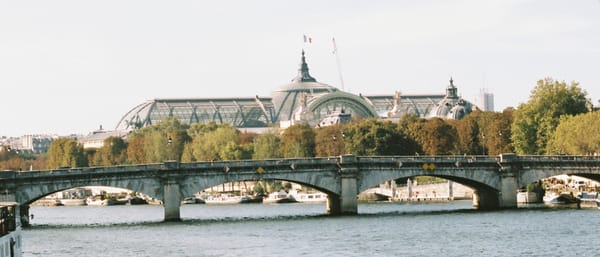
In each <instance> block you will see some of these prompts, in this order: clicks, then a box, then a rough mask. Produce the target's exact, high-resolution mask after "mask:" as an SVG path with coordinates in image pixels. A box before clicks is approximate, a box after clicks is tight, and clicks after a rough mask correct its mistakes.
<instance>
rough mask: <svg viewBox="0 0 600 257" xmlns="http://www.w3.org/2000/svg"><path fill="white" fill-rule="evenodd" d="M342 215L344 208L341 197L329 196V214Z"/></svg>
mask: <svg viewBox="0 0 600 257" xmlns="http://www.w3.org/2000/svg"><path fill="white" fill-rule="evenodd" d="M341 213H342V206H341V201H340V196H339V195H333V194H328V195H327V214H330V215H339V214H341Z"/></svg>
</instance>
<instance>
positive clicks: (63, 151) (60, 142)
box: [48, 137, 87, 169]
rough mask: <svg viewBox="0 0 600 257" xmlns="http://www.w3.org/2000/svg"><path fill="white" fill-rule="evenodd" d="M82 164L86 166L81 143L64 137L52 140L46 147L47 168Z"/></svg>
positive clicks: (81, 165) (79, 165)
mask: <svg viewBox="0 0 600 257" xmlns="http://www.w3.org/2000/svg"><path fill="white" fill-rule="evenodd" d="M84 166H87V160H86V158H85V156H84V155H83V146H82V145H81V144H79V143H77V141H75V140H74V139H71V138H66V137H63V138H59V139H57V140H54V141H52V143H51V144H50V147H49V148H48V168H50V169H56V168H59V167H84Z"/></svg>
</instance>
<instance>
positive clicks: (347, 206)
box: [327, 155, 358, 215]
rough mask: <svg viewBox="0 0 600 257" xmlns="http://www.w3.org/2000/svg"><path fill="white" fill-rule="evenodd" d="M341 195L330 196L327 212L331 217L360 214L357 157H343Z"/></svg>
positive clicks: (340, 173) (341, 162)
mask: <svg viewBox="0 0 600 257" xmlns="http://www.w3.org/2000/svg"><path fill="white" fill-rule="evenodd" d="M339 167H340V170H339V175H340V178H341V179H340V183H341V185H340V189H341V192H340V195H339V196H335V195H330V196H329V197H328V198H327V199H328V200H327V211H328V212H329V214H331V215H345V214H357V213H358V200H357V198H356V196H357V195H358V178H357V177H358V176H357V174H358V168H356V156H353V155H342V156H341V157H340V163H339Z"/></svg>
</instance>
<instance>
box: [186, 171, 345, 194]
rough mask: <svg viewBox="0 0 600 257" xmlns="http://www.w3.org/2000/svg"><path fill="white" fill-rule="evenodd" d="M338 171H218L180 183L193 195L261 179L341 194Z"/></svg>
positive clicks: (190, 177) (192, 177)
mask: <svg viewBox="0 0 600 257" xmlns="http://www.w3.org/2000/svg"><path fill="white" fill-rule="evenodd" d="M336 174H337V171H335V170H329V172H327V171H326V172H319V173H315V172H312V170H303V169H302V168H301V167H298V168H297V170H296V171H295V172H293V173H290V172H287V170H286V171H281V170H279V171H278V170H272V171H265V172H264V173H262V174H259V173H257V172H253V173H247V172H245V173H237V174H230V173H228V172H227V173H226V172H218V173H216V174H215V175H214V176H210V177H209V178H206V177H198V176H189V177H185V178H182V180H181V183H180V191H181V194H182V195H193V194H194V193H196V192H198V191H202V190H204V189H207V188H210V187H213V186H217V185H221V184H224V183H230V182H238V181H260V180H281V181H289V182H293V183H297V184H300V185H303V186H308V187H311V188H314V189H316V190H319V191H321V192H323V193H326V194H328V195H330V194H333V195H339V194H340V187H339V182H338V181H337V180H338V179H339V178H338V177H337V175H336Z"/></svg>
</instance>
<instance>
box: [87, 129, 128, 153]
mask: <svg viewBox="0 0 600 257" xmlns="http://www.w3.org/2000/svg"><path fill="white" fill-rule="evenodd" d="M127 134H128V133H127V131H123V130H110V131H106V130H103V129H102V126H100V129H98V130H96V131H94V132H92V133H90V134H89V135H87V136H83V137H80V138H79V139H78V140H77V141H79V143H81V144H82V145H83V149H92V148H102V146H104V140H105V139H107V138H109V137H120V138H124V137H126V136H127Z"/></svg>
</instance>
